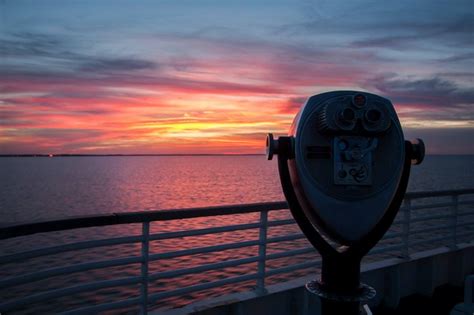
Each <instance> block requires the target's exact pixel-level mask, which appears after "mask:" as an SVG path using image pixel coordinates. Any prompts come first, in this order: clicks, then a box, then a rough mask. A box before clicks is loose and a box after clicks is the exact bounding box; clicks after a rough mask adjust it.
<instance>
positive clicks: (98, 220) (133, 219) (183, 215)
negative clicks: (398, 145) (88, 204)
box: [0, 189, 474, 239]
mask: <svg viewBox="0 0 474 315" xmlns="http://www.w3.org/2000/svg"><path fill="white" fill-rule="evenodd" d="M466 194H474V189H460V190H442V191H421V192H409V193H406V194H405V199H418V198H426V197H442V196H452V195H457V196H459V195H466ZM286 209H288V204H287V203H286V202H285V201H278V202H265V203H254V204H238V205H226V206H214V207H203V208H190V209H170V210H150V211H139V212H116V213H109V214H96V215H90V216H80V217H68V218H61V219H55V220H49V221H37V222H23V223H15V224H13V225H9V226H4V227H0V239H7V238H12V237H18V236H24V235H31V234H35V233H43V232H52V231H62V230H70V229H78V228H85V227H94V226H105V225H116V224H127V223H141V222H146V221H148V222H150V221H168V220H176V219H190V218H197V217H207V216H218V215H232V214H243V213H253V212H260V211H273V210H286Z"/></svg>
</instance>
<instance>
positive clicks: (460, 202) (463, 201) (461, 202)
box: [458, 200, 474, 206]
mask: <svg viewBox="0 0 474 315" xmlns="http://www.w3.org/2000/svg"><path fill="white" fill-rule="evenodd" d="M458 205H460V206H463V205H474V200H462V201H458Z"/></svg>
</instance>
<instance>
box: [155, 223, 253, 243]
mask: <svg viewBox="0 0 474 315" xmlns="http://www.w3.org/2000/svg"><path fill="white" fill-rule="evenodd" d="M259 227H260V223H259V222H256V223H247V224H236V225H227V226H218V227H211V228H205V229H195V230H189V231H176V232H166V233H160V234H152V235H150V241H156V240H164V239H170V238H177V237H188V236H199V235H207V234H216V233H223V232H232V231H240V230H248V229H256V228H259Z"/></svg>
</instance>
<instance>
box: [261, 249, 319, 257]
mask: <svg viewBox="0 0 474 315" xmlns="http://www.w3.org/2000/svg"><path fill="white" fill-rule="evenodd" d="M307 253H315V254H317V251H316V249H314V247H305V248H299V249H292V250H288V251H282V252H278V253H274V254H270V255H267V256H266V260H271V259H279V258H285V257H290V256H296V255H302V254H307Z"/></svg>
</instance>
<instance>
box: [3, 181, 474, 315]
mask: <svg viewBox="0 0 474 315" xmlns="http://www.w3.org/2000/svg"><path fill="white" fill-rule="evenodd" d="M472 194H474V189H465V190H450V191H436V192H415V193H407V194H406V196H405V201H404V205H403V206H402V208H401V209H400V210H401V211H400V213H399V216H398V219H397V220H396V221H395V222H394V228H393V229H392V230H391V231H390V232H388V233H387V234H386V235H385V237H384V239H383V240H385V241H387V240H389V242H388V244H384V243H382V244H381V245H380V246H377V247H376V248H375V249H373V250H372V251H371V253H370V255H374V254H380V253H389V252H390V253H393V252H395V253H396V254H397V255H399V256H402V257H405V258H407V259H409V257H410V250H419V248H421V247H420V246H422V245H423V244H426V243H430V244H433V243H436V242H446V241H447V237H446V235H443V236H439V235H440V234H439V233H438V232H440V231H444V232H446V231H448V232H449V237H448V242H449V244H447V245H448V246H450V247H451V248H453V249H454V248H456V244H458V243H459V240H460V239H464V240H465V239H466V238H468V240H469V241H470V240H472V236H474V220H473V219H474V207H472V205H474V200H459V197H460V196H461V195H463V196H468V195H472ZM433 197H436V198H438V197H444V198H447V197H449V198H450V200H449V201H446V202H435V203H432V202H429V203H426V199H432V198H433ZM414 200H417V201H422V202H420V203H419V204H416V205H415V204H413V201H414ZM423 201H424V202H423ZM428 201H429V200H428ZM461 206H463V208H465V209H464V210H462V211H461V209H460V207H461ZM438 208H448V209H449V211H448V213H439V212H438V211H434V209H438ZM466 208H467V209H466ZM419 210H430V211H432V210H433V211H432V213H430V214H428V215H426V214H420V213H419V212H420V211H419ZM272 211H287V204H286V202H272V203H256V204H242V205H232V206H218V207H208V208H194V209H181V210H159V211H144V212H133V213H113V214H104V215H95V216H84V217H76V218H65V219H60V220H50V221H44V222H32V223H22V224H16V225H11V226H7V227H2V228H0V239H9V238H15V237H19V236H26V235H31V234H35V233H45V232H52V231H60V230H70V229H77V228H84V227H96V226H109V225H117V224H130V223H141V225H142V228H141V235H136V236H122V237H114V238H106V239H100V240H88V241H81V242H76V243H70V244H63V245H57V246H51V247H45V248H40V249H34V250H29V251H24V252H19V253H15V254H10V255H4V256H1V257H0V268H1V265H2V264H8V263H13V262H19V261H24V260H27V259H31V258H35V257H41V256H46V255H53V254H58V253H64V252H69V251H76V250H81V249H89V248H97V247H104V246H112V245H119V244H131V243H141V254H140V255H139V256H130V257H123V258H116V259H108V260H100V261H92V262H86V263H79V264H73V265H68V266H65V267H54V268H50V269H46V270H40V271H33V272H30V273H24V274H22V275H18V276H11V277H7V278H3V279H0V288H2V289H5V288H9V287H14V286H18V285H24V284H28V283H31V282H33V281H38V280H43V279H48V278H50V277H54V276H59V275H67V274H70V273H75V272H82V271H88V270H94V269H100V268H108V267H115V266H122V265H129V264H140V265H141V269H140V275H139V276H134V277H125V278H119V279H111V280H101V281H94V282H88V283H82V284H77V285H73V286H69V287H65V288H60V289H54V290H46V291H44V292H37V293H34V294H31V295H28V296H25V297H21V298H18V299H13V300H8V301H5V300H2V301H0V313H6V312H9V311H14V310H15V309H18V308H20V307H23V306H25V305H28V304H32V303H38V302H44V301H47V300H51V299H56V298H59V297H63V296H69V295H73V294H77V293H81V292H87V291H93V290H98V289H102V288H109V287H117V286H124V285H131V284H138V285H140V296H138V297H133V298H129V299H126V300H120V301H114V302H109V303H103V304H99V305H84V306H83V307H81V308H79V309H74V310H71V311H67V312H65V314H90V313H95V312H99V311H104V310H111V309H119V308H124V307H128V306H133V305H135V306H137V305H139V306H140V308H141V312H142V313H143V314H146V313H147V309H148V307H149V305H150V304H151V303H154V302H156V301H158V300H161V299H165V298H169V297H174V296H180V295H184V294H188V293H191V292H196V291H202V290H207V289H211V288H216V287H220V286H223V285H227V284H232V283H240V282H244V281H249V280H254V281H255V284H256V287H255V290H256V292H257V293H259V294H265V292H266V290H265V288H266V285H265V280H266V279H267V278H268V277H270V276H273V275H277V274H282V273H287V272H291V271H295V270H301V269H306V268H309V267H318V266H320V263H321V261H320V260H318V259H316V260H312V261H305V262H302V263H301V262H300V263H295V264H290V265H287V266H283V267H278V268H272V269H268V268H267V261H269V260H273V259H279V258H283V257H292V256H295V255H301V254H306V253H311V252H314V249H313V248H312V247H309V246H308V247H304V248H296V249H290V250H284V251H280V252H277V253H272V254H267V252H266V249H267V245H268V244H271V243H278V242H285V241H292V240H299V239H304V236H303V235H302V234H301V233H295V234H288V235H282V236H276V237H268V235H267V230H268V228H269V227H275V226H284V225H290V224H295V222H294V220H293V219H279V220H269V219H268V213H269V212H272ZM245 213H259V214H260V217H259V221H258V222H255V223H243V224H233V225H224V226H218V227H210V228H201V229H193V230H185V231H172V232H165V233H156V234H152V233H150V222H153V221H169V220H181V219H192V218H199V217H214V216H222V215H225V216H228V215H236V214H245ZM440 220H445V221H441V222H442V223H441V224H440V223H433V224H431V225H426V224H424V223H425V222H430V221H436V222H440ZM446 222H447V223H446ZM420 223H421V225H422V226H421V227H419V225H420ZM251 229H258V235H259V237H258V239H254V240H246V241H241V242H231V243H225V244H219V245H212V246H203V247H195V248H189V249H182V250H177V251H170V252H163V253H150V242H151V241H158V240H165V239H177V238H182V237H194V236H202V235H209V234H217V233H223V232H232V231H242V230H251ZM420 235H421V236H423V237H422V238H420V237H419V236H420ZM397 239H398V240H397ZM390 240H392V241H391V242H390ZM249 246H258V254H257V255H256V256H251V257H246V258H239V259H231V260H225V261H215V262H213V263H209V264H205V265H199V266H192V267H189V268H181V269H175V270H169V271H161V272H150V271H149V263H150V262H151V261H156V260H160V259H169V258H175V257H181V256H189V255H197V254H203V253H212V252H218V251H223V250H229V249H238V248H245V247H249ZM443 246H446V244H443ZM249 263H256V265H257V268H256V270H255V272H253V273H246V274H242V275H238V276H234V277H229V278H225V279H219V280H215V281H210V282H205V283H199V284H195V285H190V286H185V287H181V288H177V289H173V290H168V291H163V292H158V293H151V294H149V293H148V285H149V283H150V281H153V280H156V279H165V278H173V277H178V276H182V275H190V274H197V273H202V272H205V271H210V270H216V269H221V268H227V267H236V266H240V265H243V264H249Z"/></svg>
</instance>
